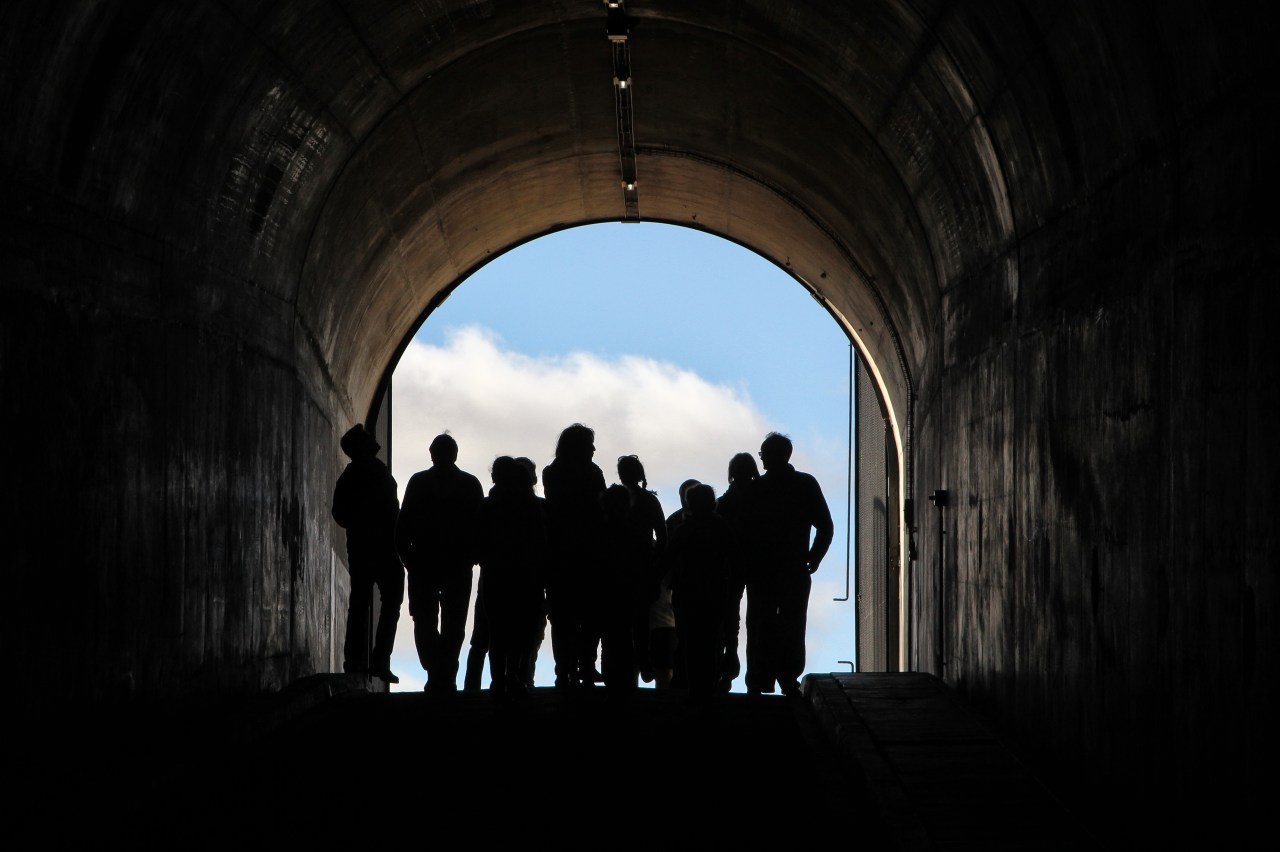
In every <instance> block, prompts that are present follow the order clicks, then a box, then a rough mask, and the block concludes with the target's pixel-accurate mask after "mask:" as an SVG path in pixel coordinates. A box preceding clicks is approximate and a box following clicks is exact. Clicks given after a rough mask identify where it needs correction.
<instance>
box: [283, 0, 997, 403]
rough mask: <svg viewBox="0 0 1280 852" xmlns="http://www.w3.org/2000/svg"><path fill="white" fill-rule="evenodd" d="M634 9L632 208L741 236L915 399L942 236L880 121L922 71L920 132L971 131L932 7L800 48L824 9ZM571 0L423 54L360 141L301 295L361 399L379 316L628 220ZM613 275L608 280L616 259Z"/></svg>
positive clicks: (599, 22) (920, 175)
mask: <svg viewBox="0 0 1280 852" xmlns="http://www.w3.org/2000/svg"><path fill="white" fill-rule="evenodd" d="M631 9H632V12H633V14H634V16H635V20H634V29H633V35H632V37H631V41H630V50H631V57H632V70H633V74H634V87H635V91H636V96H635V97H636V112H635V120H636V138H637V147H638V171H639V175H640V213H641V217H642V218H645V219H650V220H659V221H667V222H674V223H680V224H686V225H690V226H692V227H698V228H703V229H706V230H709V231H712V232H714V233H718V234H721V235H723V236H726V237H729V238H732V239H735V240H737V241H739V242H741V243H744V244H746V245H748V246H750V247H752V248H754V249H756V250H757V251H759V252H761V253H762V254H764V255H765V256H767V257H770V258H771V259H773V260H774V261H776V262H777V263H779V265H781V266H783V267H785V268H787V269H789V270H790V271H792V272H793V273H795V274H796V275H797V276H799V277H800V278H801V279H802V280H804V281H806V282H808V283H809V285H810V286H812V287H813V289H814V290H815V291H816V292H818V293H820V294H821V295H822V296H823V298H824V299H825V300H826V301H827V302H828V304H829V305H830V306H831V308H832V310H833V311H834V312H835V313H836V314H837V315H839V316H841V317H844V318H845V319H846V320H847V322H848V323H849V324H850V326H851V328H852V330H853V331H854V332H855V333H856V335H857V336H858V339H859V340H860V341H861V342H863V343H864V345H866V347H867V348H868V350H869V353H870V354H871V355H872V357H873V358H874V359H875V360H876V362H877V363H878V364H880V365H881V366H882V370H883V372H884V374H885V376H886V379H887V389H888V390H889V392H890V397H891V400H892V402H893V403H894V408H895V410H896V411H897V412H902V411H904V410H905V405H906V395H907V388H906V382H905V376H904V372H903V370H902V367H903V366H904V365H903V364H902V363H900V358H901V357H902V356H907V357H908V358H909V359H920V358H921V357H923V338H924V336H923V334H922V333H921V332H922V330H923V329H924V328H926V327H928V326H929V325H930V323H931V322H932V321H931V320H930V319H929V316H930V313H931V312H932V311H933V310H934V307H933V305H935V304H936V299H937V296H936V290H937V288H936V285H935V284H934V283H933V281H934V276H935V275H936V273H937V270H936V269H935V266H934V263H935V260H934V249H933V247H932V246H931V245H930V244H929V240H928V237H927V235H926V233H925V230H924V226H925V222H924V221H923V220H922V219H921V215H920V213H919V211H918V210H917V209H916V206H917V203H918V202H917V199H916V198H915V197H914V196H915V195H916V194H918V193H919V192H920V191H921V186H922V185H923V184H925V183H927V182H928V181H930V180H934V179H935V178H934V177H933V176H932V174H929V173H926V170H923V168H922V166H921V164H920V163H916V164H915V165H914V167H913V168H914V172H913V173H911V174H903V173H902V171H901V170H900V169H899V168H898V166H897V165H896V164H895V162H894V159H893V152H887V151H886V150H885V149H884V147H883V145H882V143H881V140H880V138H879V136H881V135H883V127H884V126H888V125H889V124H890V123H891V114H892V113H893V111H894V110H895V109H901V108H903V107H900V106H899V105H898V103H897V102H898V101H901V100H903V99H905V98H907V97H909V95H908V94H907V93H906V92H907V90H906V89H905V88H904V86H903V85H902V80H903V78H904V77H907V76H910V75H912V74H914V75H917V76H918V75H920V74H922V73H924V74H925V75H926V76H928V77H930V78H931V79H930V82H929V83H928V84H926V85H928V86H929V87H930V88H932V89H933V90H934V91H931V92H929V93H928V96H930V97H933V98H934V99H936V100H941V101H942V103H933V102H930V101H928V100H927V99H926V95H915V96H914V97H915V98H916V99H917V100H918V101H920V103H917V104H912V105H910V106H908V107H906V109H908V110H910V111H913V112H914V111H916V110H919V109H921V108H922V107H927V108H928V109H929V110H930V114H929V115H928V116H926V117H924V118H917V119H915V124H916V125H917V126H921V127H925V128H927V136H928V139H913V140H909V141H911V142H912V143H913V144H915V145H936V144H952V143H953V142H954V140H955V138H956V137H958V138H960V140H961V141H962V142H967V141H969V140H967V139H966V135H967V133H968V131H967V129H966V128H967V126H968V123H969V122H970V121H971V120H972V118H973V114H972V110H973V107H972V104H971V103H970V102H969V100H968V96H967V94H966V93H963V92H953V91H950V90H948V88H947V87H948V86H949V85H953V84H955V83H956V82H957V79H956V77H955V74H954V72H953V73H952V74H951V75H950V77H947V78H943V77H939V76H938V75H937V74H936V73H934V72H933V70H931V69H927V68H926V69H925V70H924V71H923V72H922V71H921V69H920V68H919V67H916V68H914V69H913V68H912V67H911V66H912V63H913V61H914V62H917V63H918V57H917V56H915V55H914V52H913V50H912V49H911V45H912V44H913V43H915V42H918V41H919V40H920V38H921V32H922V29H923V24H922V22H921V21H920V20H919V19H918V18H917V17H916V16H915V15H914V14H912V13H909V12H907V11H905V10H903V9H893V8H890V7H876V8H873V9H867V10H864V14H868V15H869V16H870V19H869V20H857V19H850V20H848V21H846V22H845V23H846V25H848V26H849V27H851V28H860V29H861V30H862V32H863V37H861V38H859V39H858V41H859V42H860V43H861V45H862V46H863V47H862V49H860V50H856V51H855V50H851V45H850V44H849V43H838V42H837V43H826V44H824V43H821V42H818V43H816V44H807V45H806V44H805V41H806V39H811V38H812V34H813V33H814V32H815V31H817V30H819V29H820V28H821V27H824V26H829V25H832V23H833V22H832V21H831V20H830V18H829V16H828V15H827V14H825V13H821V14H819V13H818V10H815V9H806V10H803V11H805V12H806V14H803V15H801V14H790V15H784V16H782V17H778V16H776V15H770V14H768V12H769V10H768V9H751V8H733V7H731V6H722V7H720V8H719V9H702V10H701V13H700V14H692V13H691V12H690V10H689V9H688V8H687V7H686V6H683V5H680V4H632V7H631ZM562 11H563V12H564V13H565V14H562V15H561V16H560V17H559V18H558V19H554V18H553V19H546V18H544V19H542V20H529V21H520V22H519V25H512V24H507V25H506V26H500V25H499V26H496V28H497V29H498V30H499V31H501V32H502V33H503V36H502V38H501V39H497V38H492V39H490V38H477V39H476V42H477V43H476V44H475V45H474V46H473V47H472V48H471V49H469V50H467V51H465V52H462V53H459V54H456V55H454V54H450V61H448V62H447V63H446V64H443V65H442V66H441V67H438V68H435V67H433V68H427V69H420V70H419V71H418V74H417V76H416V77H415V78H414V79H412V80H409V81H405V82H404V84H403V85H404V89H405V91H404V94H403V96H402V97H401V98H400V99H399V100H398V101H396V102H395V103H394V104H393V105H392V106H391V107H390V108H389V109H388V110H387V111H386V113H385V114H384V115H383V117H382V118H381V120H380V121H379V122H378V123H377V124H376V125H374V126H373V127H372V128H371V129H370V131H369V132H368V134H367V135H366V136H365V137H364V138H363V139H361V140H360V141H359V143H358V144H356V145H353V147H352V149H351V153H350V157H349V159H348V160H347V162H346V163H345V164H344V165H343V168H342V170H341V172H340V174H339V175H338V177H337V180H336V181H335V182H334V185H333V189H332V190H331V192H330V194H329V195H328V197H327V198H326V200H325V205H324V209H323V212H322V213H321V217H320V222H319V225H318V227H317V230H316V232H315V234H314V235H313V238H312V241H311V243H310V251H309V253H308V264H307V268H306V271H305V273H304V275H303V277H302V291H301V293H300V294H299V301H300V303H301V304H302V306H303V313H304V317H306V320H305V321H307V322H309V323H313V326H312V331H313V333H314V334H315V336H316V338H317V340H318V341H319V342H320V346H321V348H322V351H323V352H324V353H325V356H326V357H327V358H328V359H329V361H330V363H332V364H333V365H334V370H335V373H336V374H337V375H339V376H343V377H346V378H347V379H348V382H347V384H348V386H349V387H351V388H353V389H354V390H355V392H356V393H357V394H358V395H359V396H363V395H364V394H368V393H370V391H371V389H372V387H373V386H374V384H376V381H377V380H378V378H379V377H380V374H381V371H382V369H383V368H384V367H385V365H386V363H387V360H388V359H389V358H390V357H391V356H392V355H393V353H394V347H395V346H396V345H397V344H398V343H399V342H400V341H399V339H398V337H397V336H395V335H393V336H392V337H391V338H384V339H381V340H377V341H370V343H371V345H370V346H369V348H367V349H365V350H362V351H359V352H351V351H347V352H344V351H343V342H344V341H347V340H349V339H351V338H352V337H353V336H357V335H360V334H362V331H361V327H362V326H364V325H365V324H366V323H367V324H369V325H371V326H372V327H374V328H392V329H401V328H404V323H405V319H406V318H416V317H417V315H418V314H419V313H420V312H421V311H422V310H423V308H424V307H426V305H427V304H428V303H429V302H430V301H431V300H432V299H434V298H436V297H437V296H438V294H440V293H441V292H442V291H443V290H445V289H446V288H447V287H448V286H449V285H450V284H452V283H453V282H454V281H456V280H457V278H458V277H459V276H460V275H463V274H466V273H467V272H469V271H470V270H471V269H473V268H475V267H476V266H478V265H479V264H482V263H483V262H484V261H485V260H487V259H488V258H490V257H492V256H493V255H494V254H497V253H500V252H501V251H503V250H505V249H507V248H509V247H510V246H512V245H514V244H516V243H518V242H520V241H522V240H524V239H527V238H528V237H530V236H532V235H536V234H539V233H542V232H545V231H547V230H550V229H554V228H558V227H563V226H566V225H572V224H575V223H581V222H589V221H597V220H607V219H617V218H620V216H621V212H622V207H621V204H622V194H621V191H620V188H619V169H618V150H617V139H616V130H615V127H616V125H615V122H616V117H615V114H614V105H613V96H612V68H611V65H610V63H609V45H608V42H607V40H606V39H605V37H604V29H603V20H604V18H603V9H602V8H597V7H596V6H595V4H577V5H575V6H572V7H565V8H564V9H563V10H562ZM570 11H571V12H572V13H573V14H572V16H570V14H569V12H570ZM490 23H491V22H488V21H487V22H486V26H487V25H490ZM788 29H789V30H790V32H788ZM871 34H876V37H875V38H870V37H867V36H869V35H871ZM375 52H376V51H375ZM396 52H397V50H396V49H395V48H388V49H387V53H389V54H393V53H396ZM936 112H941V113H943V114H944V117H943V118H942V119H940V118H939V117H938V116H937V115H936V114H934V113H936ZM899 156H901V155H899ZM913 158H914V159H916V160H919V159H920V156H919V155H918V154H914V153H913V154H912V155H911V156H907V157H905V158H904V159H906V160H907V161H908V165H910V160H912V159H913ZM970 159H974V158H973V157H970ZM961 165H962V166H964V167H967V168H969V169H970V171H972V170H973V169H972V163H970V162H964V163H962V164H961ZM928 171H930V172H931V171H932V170H928ZM976 176H977V178H978V179H979V181H980V183H979V185H978V186H976V187H972V186H971V187H968V189H969V191H970V192H971V193H972V194H973V195H975V196H976V197H977V198H978V199H979V201H981V202H983V203H988V199H987V197H986V196H988V195H989V194H990V193H989V191H988V189H987V188H986V187H985V186H983V185H982V182H985V181H986V180H988V179H989V177H990V176H989V175H988V174H987V173H985V172H983V171H981V170H978V171H977V173H976ZM972 177H973V176H972V175H964V176H961V177H960V178H958V179H957V180H959V181H968V182H970V183H972ZM933 215H934V216H936V215H937V214H936V213H935V214H933ZM1005 218H1006V219H1007V216H1006V217H1005ZM983 236H986V235H983ZM986 242H987V243H991V242H993V241H992V240H991V239H989V238H988V239H987V240H986ZM626 262H627V259H626V258H625V257H619V258H618V263H619V264H625V263H626ZM600 278H601V286H609V271H608V270H601V276H600ZM355 281H360V282H364V286H362V287H352V286H350V285H351V282H355ZM887 305H892V308H891V309H890V313H891V315H893V317H894V318H893V320H892V324H893V325H892V326H891V324H890V321H889V320H888V319H887V318H886V316H885V307H886V306H887ZM912 329H914V334H912V333H911V331H912ZM904 331H905V333H904ZM895 334H897V338H896V339H895V336H894V335H895ZM777 345H779V346H780V347H785V341H777ZM899 348H901V350H902V351H899ZM359 402H360V400H359V399H357V400H356V404H357V406H358V405H359Z"/></svg>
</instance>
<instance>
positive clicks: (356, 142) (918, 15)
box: [0, 0, 1280, 801]
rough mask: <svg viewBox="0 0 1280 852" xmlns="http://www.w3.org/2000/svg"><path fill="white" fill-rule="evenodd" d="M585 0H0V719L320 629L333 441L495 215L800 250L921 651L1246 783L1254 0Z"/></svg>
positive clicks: (1256, 246)
mask: <svg viewBox="0 0 1280 852" xmlns="http://www.w3.org/2000/svg"><path fill="white" fill-rule="evenodd" d="M611 5H612V4H608V3H601V2H592V0H574V2H569V0H547V2H538V3H521V2H514V0H426V1H425V2H402V0H377V2H361V3H355V2H346V0H281V2H277V3H270V4H264V3H253V2H243V0H195V1H194V2H190V3H183V4H165V3H158V2H149V1H148V0H132V1H131V2H126V1H124V0H122V2H110V3H94V2H87V0H66V2H61V3H56V4H32V3H28V4H6V5H5V7H4V8H3V9H2V10H0V45H3V52H2V54H0V55H2V56H3V59H0V104H3V106H4V115H5V117H6V126H7V130H6V132H5V133H4V136H3V143H2V146H3V147H2V149H0V150H2V153H0V158H2V160H3V181H4V204H3V216H4V228H3V230H2V232H0V247H2V248H0V270H3V277H2V279H0V280H2V281H3V286H2V287H0V299H2V300H3V301H2V304H3V314H2V315H3V321H2V322H0V353H2V354H0V389H2V392H3V398H4V400H5V413H6V417H5V420H6V423H5V436H6V441H5V445H6V447H7V449H8V451H9V460H8V475H7V476H6V477H5V486H4V493H5V510H4V517H5V519H6V528H7V529H6V531H7V534H6V539H7V541H6V545H7V546H6V551H7V553H6V557H5V559H4V563H5V564H6V566H7V568H8V570H7V572H6V573H7V575H8V577H9V579H10V580H11V581H12V582H11V583H10V586H9V593H8V595H7V600H8V603H7V605H6V618H5V627H4V629H5V636H6V646H7V650H8V653H9V654H11V655H13V656H14V657H15V658H17V659H18V660H19V663H18V669H19V674H20V680H21V681H22V683H23V684H24V687H23V689H22V690H21V696H20V697H19V698H18V699H17V704H18V706H19V708H20V709H21V711H22V712H23V713H24V714H25V715H26V717H28V718H38V717H39V716H40V714H42V713H43V712H45V711H46V710H47V708H48V707H49V706H50V705H51V704H56V703H65V702H74V703H77V704H78V705H81V706H105V705H111V704H118V703H120V702H131V701H180V700H198V699H200V698H203V697H209V696H214V697H218V696H231V695H245V694H256V693H262V692H269V691H272V690H278V689H281V688H282V687H285V686H287V685H288V684H290V683H291V682H294V681H296V680H297V679H299V678H303V677H306V676H308V675H312V674H315V673H318V672H327V671H332V670H334V668H335V636H336V637H337V639H336V642H337V643H339V644H340V642H341V635H342V634H341V630H342V625H341V623H340V621H341V618H342V613H343V611H344V606H345V599H346V592H347V582H348V581H347V574H346V567H345V562H344V560H345V554H344V550H343V546H342V539H341V531H340V530H339V529H338V528H337V527H336V526H335V525H334V524H333V522H332V520H331V519H330V516H329V500H330V496H331V494H332V488H333V484H334V481H335V479H336V477H337V475H338V473H339V471H340V469H341V462H342V460H341V456H340V454H339V453H338V452H337V449H336V448H337V445H338V437H339V436H340V435H341V434H342V433H343V432H344V431H345V430H346V429H347V428H349V427H350V426H351V425H352V424H353V423H355V422H360V421H363V420H366V419H368V418H369V417H370V416H371V414H372V413H373V412H374V411H375V409H376V406H377V404H378V402H379V400H380V393H381V390H382V388H384V386H385V382H386V379H387V377H388V376H389V374H390V370H391V369H392V367H393V365H394V362H395V359H396V357H397V354H398V349H399V347H400V346H401V345H402V343H403V341H404V340H405V337H406V335H407V334H408V333H409V332H410V331H411V330H412V329H413V328H415V327H416V324H417V323H418V322H419V320H420V319H421V318H422V317H423V315H424V314H426V315H429V313H430V310H431V309H432V308H433V307H434V306H436V305H438V304H440V302H441V300H443V299H444V298H445V297H446V296H447V295H448V293H449V292H450V290H451V289H452V288H454V287H456V286H466V285H465V279H466V277H467V276H468V275H469V274H470V273H471V272H472V271H474V270H476V269H478V268H479V267H481V266H482V265H483V264H484V263H485V262H486V261H487V260H489V259H491V258H493V257H495V256H497V255H499V254H501V253H503V252H504V251H507V250H509V249H511V248H512V247H514V246H517V245H519V244H521V243H523V242H526V241H528V240H531V239H535V238H537V237H538V236H540V235H543V234H546V233H550V232H552V231H556V230H559V229H563V228H567V227H572V226H576V225H581V224H588V223H595V222H603V221H653V222H665V223H670V224H676V225H682V226H685V227H690V228H696V229H700V230H703V231H706V232H708V233H711V234H715V235H718V236H721V237H725V238H727V239H730V240H733V241H736V242H738V243H740V244H742V245H744V246H747V247H748V248H750V249H752V250H754V251H756V252H758V253H759V254H761V255H762V256H764V257H766V258H768V259H769V260H771V261H773V262H775V263H777V264H778V265H779V266H781V267H783V268H785V269H786V270H787V271H788V272H790V273H791V274H792V275H793V276H794V277H795V278H796V280H797V281H798V282H799V283H800V285H801V286H804V287H806V288H807V289H809V290H810V292H811V293H812V294H813V296H814V297H815V298H816V299H818V300H819V301H820V302H821V303H822V304H823V306H824V307H825V308H826V309H827V310H828V311H829V312H830V314H831V316H832V318H833V321H835V322H837V323H839V324H840V326H841V327H842V329H843V330H844V331H845V332H846V333H847V334H848V335H849V337H850V339H851V341H853V342H854V344H855V345H856V347H857V348H858V350H859V352H860V353H861V354H862V355H863V356H864V358H865V360H866V362H867V363H868V364H869V365H871V370H872V373H873V376H874V382H875V385H876V390H877V391H878V394H879V396H880V398H881V399H882V401H883V404H884V407H885V412H886V416H887V418H888V420H889V422H890V425H891V429H892V434H893V438H894V441H895V443H896V445H897V448H898V454H899V464H900V472H901V477H902V482H901V489H900V499H899V501H898V505H897V507H896V510H895V512H896V514H897V517H898V518H899V519H900V521H901V524H902V529H903V540H904V544H903V547H902V562H901V565H900V569H901V572H902V575H903V577H904V585H903V588H904V590H905V592H904V594H905V597H904V599H903V628H902V629H903V642H902V649H901V666H902V668H904V669H906V670H909V671H914V672H928V673H932V674H935V675H937V676H939V677H940V678H942V679H943V680H944V681H945V682H946V683H947V684H949V685H950V686H952V687H953V688H954V689H956V690H957V691H958V692H959V693H960V694H961V695H963V696H964V697H965V699H966V700H968V701H969V702H971V703H972V705H973V706H974V707H975V708H977V709H978V710H980V711H981V712H982V713H983V714H985V715H986V717H987V718H989V719H990V720H991V722H992V724H993V725H995V726H997V727H998V728H999V729H1000V730H1001V731H1002V732H1003V733H1005V734H1006V735H1007V736H1008V737H1009V738H1011V739H1012V740H1013V741H1016V742H1017V743H1019V744H1020V745H1021V747H1022V748H1024V749H1025V750H1026V753H1027V754H1029V755H1032V756H1034V758H1035V760H1037V761H1039V762H1040V763H1042V765H1044V766H1046V767H1049V768H1051V769H1052V771H1053V772H1055V773H1057V774H1058V775H1059V777H1063V778H1085V777H1087V778H1093V779H1102V780H1101V782H1099V783H1101V784H1102V785H1103V787H1104V788H1105V789H1107V790H1125V791H1130V794H1133V791H1137V793H1136V794H1137V795H1139V796H1141V797H1149V798H1151V799H1152V800H1158V799H1162V798H1176V799H1178V800H1179V801H1181V800H1184V799H1187V798H1191V799H1194V798H1195V797H1196V796H1198V795H1200V794H1201V793H1202V792H1203V791H1204V789H1205V788H1206V786H1207V785H1209V783H1210V779H1213V784H1215V785H1217V784H1219V783H1226V782H1224V781H1223V779H1227V782H1230V783H1226V786H1227V787H1229V788H1230V789H1231V790H1233V791H1237V790H1239V789H1248V788H1249V784H1250V783H1251V779H1253V778H1254V777H1256V775H1257V773H1259V772H1261V771H1263V770H1264V769H1265V768H1266V767H1267V766H1268V765H1269V764H1268V762H1267V759H1266V755H1268V754H1271V753H1272V749H1273V748H1274V745H1275V742H1274V738H1275V737H1274V727H1275V726H1274V719H1275V717H1276V714H1277V696H1276V687H1277V676H1276V673H1277V670H1278V663H1280V661H1278V660H1277V653H1276V652H1277V649H1278V642H1277V634H1276V623H1275V618H1274V614H1275V609H1276V604H1277V586H1276V564H1277V544H1276V533H1275V531H1274V526H1273V515H1274V512H1275V509H1276V507H1277V503H1278V498H1277V496H1276V495H1277V491H1278V486H1280V482H1278V481H1277V475H1276V469H1277V466H1276V461H1275V451H1274V449H1273V435H1274V426H1273V421H1272V420H1271V415H1269V414H1267V412H1268V411H1273V410H1274V408H1275V406H1274V403H1275V402H1276V383H1277V368H1276V358H1275V357H1274V353H1272V352H1271V350H1268V349H1267V345H1268V344H1267V341H1268V340H1270V339H1273V337H1274V333H1273V332H1272V329H1271V323H1272V322H1273V320H1274V317H1275V316H1276V307H1277V298H1276V287H1275V262H1276V240H1275V237H1274V233H1275V225H1276V214H1275V211H1274V203H1273V202H1272V200H1271V198H1270V188H1273V187H1274V185H1275V181H1274V178H1275V169H1274V162H1275V158H1274V151H1275V150H1277V142H1278V134H1277V123H1276V117H1275V112H1274V110H1272V109H1269V108H1265V107H1264V105H1265V103H1267V102H1269V98H1268V96H1267V92H1268V91H1270V90H1271V87H1272V84H1273V83H1274V81H1275V80H1276V79H1277V76H1276V60H1275V56H1276V51H1275V38H1276V26H1275V24H1276V21H1275V17H1276V15H1275V12H1274V11H1273V7H1271V6H1269V5H1266V4H1261V3H1243V4H1239V5H1231V4H1229V6H1228V7H1219V6H1214V5H1210V4H1204V3H1199V2H1192V0H1185V2H1168V3H1160V4H1112V3H1104V2H1079V3H1062V2H1046V3H1018V2H989V3H985V2H984V3H978V4H971V3H956V2H946V0H886V2H879V3H816V2H787V0H707V2H699V3H696V4H694V3H682V2H675V1H674V0H628V2H626V3H624V4H616V5H617V8H613V9H611V8H610V6H611ZM624 84H625V85H624ZM566 262H571V259H567V260H566ZM617 263H618V264H626V263H627V258H626V257H618V258H617ZM460 282H461V283H460ZM600 286H601V287H608V286H610V276H609V270H608V269H602V270H600ZM761 344H762V345H765V346H776V347H778V348H779V355H780V357H785V346H786V341H785V340H776V341H770V340H769V339H768V335H767V332H765V333H764V334H762V341H761ZM338 653H339V656H340V651H339V652H338ZM337 663H338V664H339V665H340V659H339V660H338V661H337Z"/></svg>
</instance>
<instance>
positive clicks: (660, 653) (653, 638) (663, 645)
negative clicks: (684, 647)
mask: <svg viewBox="0 0 1280 852" xmlns="http://www.w3.org/2000/svg"><path fill="white" fill-rule="evenodd" d="M676 641H677V640H676V629H675V628H674V627H655V628H653V629H652V630H650V631H649V659H650V660H651V661H652V662H653V685H654V687H655V688H656V689H669V688H670V687H671V678H672V676H673V670H674V669H675V654H676Z"/></svg>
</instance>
